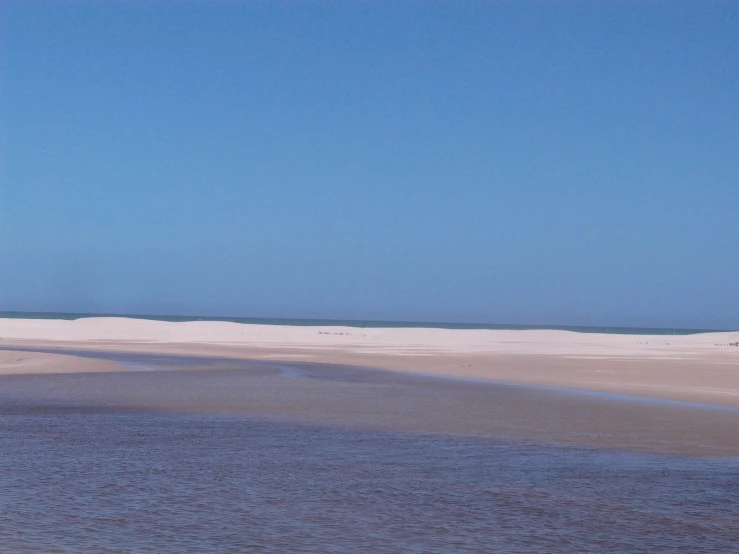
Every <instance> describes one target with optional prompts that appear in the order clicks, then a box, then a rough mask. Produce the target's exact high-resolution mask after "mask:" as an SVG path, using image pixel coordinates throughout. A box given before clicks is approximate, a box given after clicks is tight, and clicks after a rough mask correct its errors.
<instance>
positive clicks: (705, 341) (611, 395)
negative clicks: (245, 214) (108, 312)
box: [0, 318, 739, 456]
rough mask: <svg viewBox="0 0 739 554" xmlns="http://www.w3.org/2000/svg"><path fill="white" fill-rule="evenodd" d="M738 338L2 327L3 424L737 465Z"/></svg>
mask: <svg viewBox="0 0 739 554" xmlns="http://www.w3.org/2000/svg"><path fill="white" fill-rule="evenodd" d="M737 337H738V334H737V333H707V334H698V335H687V336H644V335H603V334H585V333H572V332H564V331H484V330H483V331H477V330H475V331H467V330H444V329H357V328H340V327H311V328H307V327H306V328H301V327H280V326H265V325H241V324H232V323H221V322H189V323H165V322H159V321H143V320H132V319H121V318H99V319H98V318H92V319H85V320H78V321H53V320H51V321H44V320H4V321H0V374H3V373H4V374H5V375H0V383H1V384H2V386H1V387H0V412H2V413H6V414H12V413H18V414H20V413H47V412H53V413H57V412H60V411H61V412H66V411H72V412H86V411H92V412H96V411H112V412H131V411H133V412H142V413H143V412H147V413H149V412H167V413H199V414H207V413H225V414H240V415H245V416H248V417H252V418H257V419H263V420H268V421H281V422H288V423H299V424H310V425H321V426H329V427H336V428H362V429H370V430H397V431H417V432H433V433H451V434H457V435H478V436H485V437H493V438H496V439H506V440H508V439H510V440H516V441H533V442H539V443H541V442H545V443H563V444H575V445H582V446H597V447H607V448H614V449H622V450H624V449H625V450H644V451H657V452H665V453H690V454H699V455H708V456H713V455H717V456H719V455H720V456H739V433H737V429H739V347H737V346H734V343H735V342H736V339H737ZM370 368H372V369H370ZM42 374H43V375H42Z"/></svg>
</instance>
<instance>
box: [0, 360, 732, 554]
mask: <svg viewBox="0 0 739 554" xmlns="http://www.w3.org/2000/svg"><path fill="white" fill-rule="evenodd" d="M118 361H120V362H122V363H127V364H133V365H131V366H130V367H135V368H138V369H142V368H146V367H152V366H151V364H154V365H157V364H158V365H159V367H160V368H163V367H171V368H177V369H173V370H170V371H156V372H151V371H148V372H147V371H127V372H121V373H113V374H87V375H82V374H80V375H44V376H6V377H2V378H0V452H1V453H2V455H0V552H70V553H79V552H136V553H148V552H152V553H153V552H157V553H159V552H275V553H283V552H305V553H309V552H316V553H333V552H342V553H343V552H350V553H354V552H373V553H374V552H377V553H385V552H387V553H391V552H393V553H394V552H398V553H446V552H481V553H482V552H485V553H488V552H501V553H524V552H526V553H541V552H547V553H560V552H561V553H565V552H566V553H572V552H618V553H623V552H629V553H638V552H649V553H653V552H689V553H697V552H721V553H731V552H739V546H737V537H739V458H737V457H732V456H726V453H727V450H726V449H727V448H729V447H731V446H732V444H731V443H730V442H729V443H726V444H724V443H722V442H721V441H718V440H717V441H714V443H712V445H710V444H709V445H708V446H706V445H703V446H701V443H700V441H699V440H698V439H695V438H691V437H693V435H691V433H690V432H688V431H689V430H688V431H686V434H685V435H683V436H681V437H682V438H681V439H680V441H682V442H681V443H680V444H673V443H670V442H669V441H670V440H678V439H675V438H674V436H673V431H672V430H670V429H669V428H668V429H666V430H665V429H664V426H665V425H667V422H668V421H669V420H671V419H674V418H675V417H677V416H678V414H680V413H682V414H683V418H684V419H683V422H682V425H683V426H685V425H686V424H685V422H686V421H688V422H691V421H692V422H694V423H693V426H697V427H698V429H699V431H700V429H701V425H703V424H705V425H709V424H710V425H714V424H724V425H730V424H731V423H732V421H735V420H732V419H731V418H732V417H735V414H732V413H731V412H725V411H720V410H710V409H705V410H703V409H700V408H694V409H693V408H690V409H689V408H685V407H682V408H681V407H679V406H672V405H663V404H659V403H657V404H655V405H651V404H646V403H644V402H629V401H622V402H619V401H617V400H614V399H609V398H600V397H596V398H593V397H591V396H587V395H584V396H578V395H570V394H568V393H564V392H563V393H560V394H555V393H554V392H552V391H541V390H531V389H528V388H525V387H524V388H517V387H514V388H506V387H497V386H482V385H480V384H476V383H457V382H446V381H442V380H435V379H423V378H415V377H408V376H402V375H388V374H386V373H384V372H377V373H373V372H367V371H363V370H353V369H351V368H344V369H342V370H339V369H337V368H330V367H315V366H301V365H284V364H271V365H270V364H266V365H265V364H258V365H253V366H249V367H246V366H244V365H243V362H241V364H242V365H241V366H239V367H236V366H233V365H230V364H232V363H233V362H231V361H223V360H191V361H190V369H187V370H183V369H182V364H181V362H182V360H176V359H174V358H172V357H168V358H166V359H165V358H161V357H159V358H137V359H135V360H134V359H132V358H125V359H123V358H119V359H118ZM214 366H218V367H219V369H212V367H214ZM205 367H210V368H211V369H203V368H205ZM618 410H620V412H619V411H618ZM619 413H620V414H622V415H623V414H630V415H629V417H626V416H625V415H624V417H622V422H621V423H619V424H612V425H611V426H610V427H608V426H607V425H606V423H607V421H609V420H610V419H612V418H613V416H614V415H616V414H619ZM634 414H637V415H638V416H639V417H637V418H636V419H633V418H634V417H635V416H634ZM686 414H687V415H686ZM599 418H601V419H599ZM630 418H631V419H632V420H633V422H632V423H628V422H629V421H630ZM639 418H646V419H639ZM685 418H687V419H685ZM702 418H707V419H702ZM580 420H587V421H586V422H585V423H587V424H585V423H583V422H582V421H580ZM653 420H656V421H657V422H658V423H659V422H662V423H659V424H652V427H650V426H649V424H648V421H653ZM640 421H641V427H644V426H646V427H647V429H648V430H650V429H651V430H650V432H649V433H645V432H644V431H643V429H642V431H641V434H639V433H640V431H639V429H638V428H637V427H639V422H640ZM624 422H626V423H624ZM604 425H606V427H603V426H604ZM687 426H688V427H689V426H690V425H687ZM707 428H708V427H706V429H707ZM542 429H544V431H542ZM734 430H736V427H735V428H734ZM546 433H549V435H548V436H544V435H545V434H546ZM655 433H656V435H655ZM659 433H662V434H659ZM697 434H698V435H700V432H698V433H697ZM722 436H723V435H722ZM686 437H687V438H686ZM696 441H698V442H696ZM553 442H556V443H558V444H554V443H553ZM708 442H710V441H708ZM722 444H723V446H721V445H722ZM645 445H646V446H648V447H649V448H650V449H652V450H653V449H654V448H656V447H658V446H661V448H662V450H663V453H647V452H643V451H641V450H645ZM704 447H705V448H704ZM671 450H675V451H677V452H680V451H684V452H685V453H684V454H681V455H676V454H666V453H664V452H666V451H671ZM714 451H718V452H720V453H722V454H723V455H724V457H721V458H718V457H714V456H712V455H711V452H714ZM687 453H692V455H686V454H687Z"/></svg>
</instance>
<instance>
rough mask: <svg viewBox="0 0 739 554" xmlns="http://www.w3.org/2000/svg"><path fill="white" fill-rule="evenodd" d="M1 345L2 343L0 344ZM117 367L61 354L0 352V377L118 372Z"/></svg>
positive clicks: (102, 361)
mask: <svg viewBox="0 0 739 554" xmlns="http://www.w3.org/2000/svg"><path fill="white" fill-rule="evenodd" d="M0 344H2V343H0ZM120 370H121V368H120V366H119V365H116V364H114V363H111V362H106V361H104V360H92V359H87V358H79V357H77V356H66V355H63V354H45V353H39V352H16V351H12V350H0V375H2V374H24V373H25V374H34V375H36V374H43V373H88V372H99V371H120Z"/></svg>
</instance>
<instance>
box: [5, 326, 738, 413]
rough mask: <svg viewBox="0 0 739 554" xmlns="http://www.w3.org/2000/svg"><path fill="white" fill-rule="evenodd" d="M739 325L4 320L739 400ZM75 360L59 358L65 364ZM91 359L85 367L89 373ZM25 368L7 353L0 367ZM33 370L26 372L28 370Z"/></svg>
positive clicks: (120, 340) (46, 331) (120, 345)
mask: <svg viewBox="0 0 739 554" xmlns="http://www.w3.org/2000/svg"><path fill="white" fill-rule="evenodd" d="M738 342H739V332H728V333H701V334H694V335H674V336H665V335H615V334H598V333H576V332H570V331H557V330H526V331H507V330H456V329H426V328H402V329H398V328H381V329H376V328H370V329H368V328H355V327H292V326H277V325H250V324H239V323H230V322H214V321H203V322H182V323H171V322H161V321H151V320H141V319H130V318H85V319H79V320H75V321H66V320H39V319H30V320H22V319H0V346H2V347H5V348H8V347H12V346H14V345H15V346H25V347H29V346H30V347H33V346H37V347H43V348H50V347H58V348H68V349H76V348H84V349H96V350H120V351H138V352H152V353H157V352H159V353H180V354H191V355H209V356H224V357H233V358H241V359H244V358H250V359H272V360H284V361H290V360H300V361H311V362H322V363H334V364H344V365H358V366H369V367H376V368H381V369H388V370H396V371H405V372H413V373H427V374H433V375H445V376H450V377H463V378H474V379H485V380H494V381H506V382H515V383H527V384H537V385H549V386H562V387H572V388H580V389H587V390H595V391H606V392H620V393H628V394H637V395H641V396H649V397H655V398H667V399H673V400H685V401H694V402H704V403H711V404H718V405H727V406H739V346H735V345H732V343H738ZM63 366H64V367H68V365H65V364H60V365H59V367H63ZM83 366H84V364H81V365H80V366H79V371H88V370H89V369H87V367H83ZM16 369H17V366H16V367H14V366H13V365H12V364H8V363H6V362H3V361H2V359H0V372H5V373H7V372H15V371H16ZM24 371H27V369H26V370H24Z"/></svg>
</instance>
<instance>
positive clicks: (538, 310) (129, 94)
mask: <svg viewBox="0 0 739 554" xmlns="http://www.w3.org/2000/svg"><path fill="white" fill-rule="evenodd" d="M0 124H1V125H0V164H1V165H0V310H34V311H83V312H87V311H94V312H110V313H172V314H196V315H197V314H202V315H233V316H252V317H315V318H352V319H393V320H436V321H439V320H442V321H478V322H480V321H482V322H494V323H531V324H575V325H577V324H583V325H635V326H675V327H710V328H739V2H736V1H725V2H712V1H700V2H696V1H679V0H671V1H663V2H659V1H632V2H604V1H595V0H594V1H591V2H585V1H581V2H569V1H561V2H555V1H540V2H523V1H512V0H511V1H506V2H503V1H497V2H496V1H493V0H489V1H481V2H465V1H461V0H455V1H451V0H450V1H448V2H440V1H437V2H431V1H428V2H425V1H406V2H403V1H395V2H390V1H363V2H362V1H349V0H347V1H343V2H342V1H338V0H337V1H332V2H319V1H310V0H308V1H297V0H296V1H294V2H279V1H278V2H266V1H263V2H256V1H255V2H204V1H203V2H174V1H170V2H165V1H160V2H154V1H147V2H139V3H137V2H131V1H126V2H123V1H118V2H114V1H101V2H92V1H90V2H72V1H65V2H36V1H33V0H23V1H22V2H21V1H12V0H11V1H8V0H6V1H4V2H2V4H0Z"/></svg>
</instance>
